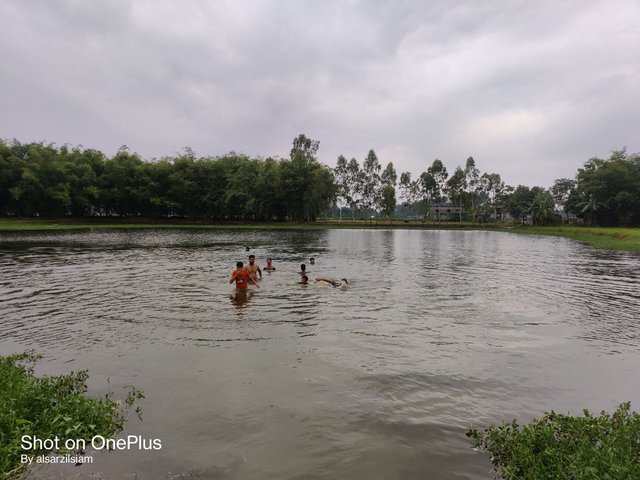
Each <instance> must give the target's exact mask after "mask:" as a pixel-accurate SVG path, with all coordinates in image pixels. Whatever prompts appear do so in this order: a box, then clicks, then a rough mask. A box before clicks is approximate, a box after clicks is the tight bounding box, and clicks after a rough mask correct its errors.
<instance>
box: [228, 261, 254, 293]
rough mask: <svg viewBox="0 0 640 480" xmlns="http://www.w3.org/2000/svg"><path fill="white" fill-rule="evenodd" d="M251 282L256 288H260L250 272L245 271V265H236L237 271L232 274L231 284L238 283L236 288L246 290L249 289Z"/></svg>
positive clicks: (240, 263) (239, 263)
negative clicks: (248, 284)
mask: <svg viewBox="0 0 640 480" xmlns="http://www.w3.org/2000/svg"><path fill="white" fill-rule="evenodd" d="M249 280H250V281H251V282H252V283H253V284H254V285H255V286H256V287H258V288H260V285H258V282H256V281H255V280H254V279H253V278H251V275H250V274H249V272H247V271H246V270H245V269H244V264H243V263H242V262H238V263H236V270H234V271H233V272H231V278H230V279H229V283H233V282H236V288H239V289H242V290H244V289H245V288H247V281H249Z"/></svg>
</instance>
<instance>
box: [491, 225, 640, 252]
mask: <svg viewBox="0 0 640 480" xmlns="http://www.w3.org/2000/svg"><path fill="white" fill-rule="evenodd" d="M500 230H501V231H508V232H513V233H525V234H535V235H552V236H556V237H565V238H571V239H573V240H579V241H581V242H584V243H586V244H587V245H590V246H592V247H596V248H606V249H609V250H622V251H627V252H636V253H640V228H606V227H576V226H568V225H561V226H546V227H531V226H518V227H512V228H501V229H500Z"/></svg>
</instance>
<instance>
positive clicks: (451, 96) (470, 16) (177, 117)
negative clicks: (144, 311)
mask: <svg viewBox="0 0 640 480" xmlns="http://www.w3.org/2000/svg"><path fill="white" fill-rule="evenodd" d="M639 25H640V1H639V0H604V1H591V0H576V1H571V0H569V1H560V0H549V1H538V2H532V1H530V0H526V1H521V0H482V1H481V0H478V1H472V0H468V1H453V0H437V1H436V0H425V1H420V0H406V1H382V0H380V1H378V0H371V1H364V0H362V1H356V0H322V1H320V0H317V1H311V0H308V1H303V0H290V1H284V0H283V1H275V0H272V1H269V0H264V1H257V0H256V1H231V0H229V1H215V0H180V1H161V0H148V1H143V0H131V1H124V0H108V1H106V0H105V1H85V0H57V1H55V0H1V1H0V58H1V59H2V67H1V69H0V112H1V113H0V138H4V139H11V138H17V139H18V140H20V141H21V142H30V141H46V142H55V143H56V144H58V145H62V144H64V143H69V144H71V145H83V146H84V147H85V148H95V149H99V150H101V151H103V152H104V153H105V154H107V155H108V156H111V155H113V154H114V153H115V152H116V151H117V149H118V148H119V147H120V146H121V145H123V144H126V145H128V146H129V148H130V149H131V150H132V151H135V152H138V153H139V154H140V155H141V156H142V157H143V158H145V159H152V158H154V157H157V158H159V157H162V156H165V155H174V154H175V153H176V152H180V151H182V149H183V147H185V146H190V147H191V148H192V149H193V150H194V151H195V152H196V155H198V156H209V155H211V156H215V155H221V154H223V153H226V152H229V151H231V150H235V151H237V152H243V153H246V154H248V155H251V156H258V155H260V156H265V157H266V156H281V157H286V156H288V153H289V150H290V149H291V142H292V140H293V138H294V137H295V136H296V135H297V134H299V133H305V134H306V135H307V136H308V137H311V138H313V139H316V140H319V141H320V151H319V159H320V161H322V162H323V163H326V164H327V165H330V166H332V167H333V166H335V163H336V159H337V157H338V155H340V154H343V155H345V156H346V157H347V159H350V158H351V157H355V158H356V159H357V160H358V161H359V162H362V160H363V159H364V158H365V157H366V154H367V152H368V151H369V149H374V150H375V151H376V153H377V154H378V158H379V159H380V162H381V163H382V164H383V167H384V165H386V163H387V162H390V161H392V162H393V163H394V165H395V166H396V170H397V171H398V173H399V172H401V171H407V170H408V171H411V172H412V173H413V175H417V174H419V173H420V172H422V171H424V170H426V168H427V167H428V166H429V165H430V164H431V162H432V161H433V160H434V159H435V158H439V159H441V160H442V161H443V162H444V163H445V165H446V166H447V168H448V169H449V171H450V172H453V170H454V169H455V167H456V166H457V165H464V163H465V161H466V159H467V157H469V156H473V157H474V158H475V160H476V165H477V166H478V167H479V168H480V170H481V171H483V172H485V171H487V172H497V173H500V174H501V175H502V177H503V179H504V180H506V181H507V183H509V184H512V185H517V184H520V183H522V184H527V185H534V184H537V185H542V186H550V185H551V184H552V183H553V180H554V179H555V178H558V177H564V176H571V177H572V176H573V175H574V174H575V172H576V169H577V168H578V167H580V166H581V165H582V164H583V163H584V162H585V161H586V160H588V159H589V158H590V157H592V156H600V157H607V156H608V155H609V152H610V151H611V150H613V149H619V148H622V147H624V146H626V147H627V150H628V151H629V152H630V153H633V152H638V151H640V26H639Z"/></svg>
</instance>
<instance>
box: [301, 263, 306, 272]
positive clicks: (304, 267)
mask: <svg viewBox="0 0 640 480" xmlns="http://www.w3.org/2000/svg"><path fill="white" fill-rule="evenodd" d="M306 274H307V266H306V265H305V264H304V263H301V264H300V275H306Z"/></svg>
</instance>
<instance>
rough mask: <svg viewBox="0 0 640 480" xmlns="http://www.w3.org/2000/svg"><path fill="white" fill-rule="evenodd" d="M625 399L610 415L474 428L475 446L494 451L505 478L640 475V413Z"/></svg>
mask: <svg viewBox="0 0 640 480" xmlns="http://www.w3.org/2000/svg"><path fill="white" fill-rule="evenodd" d="M630 407H631V405H630V403H624V404H622V405H620V406H619V407H618V409H617V410H616V411H615V412H614V413H613V414H612V415H609V414H608V413H606V412H604V411H603V412H601V414H600V415H599V416H593V415H591V414H590V413H589V412H588V411H587V410H585V411H584V416H582V417H574V416H570V415H561V414H557V413H554V412H553V411H552V412H551V413H547V414H545V416H544V417H542V418H541V419H539V420H534V421H533V422H531V423H530V424H528V425H525V426H522V427H520V426H519V425H518V424H517V423H516V421H515V420H514V421H513V422H512V423H510V424H509V423H504V424H503V425H502V426H499V427H498V426H491V427H489V428H487V429H485V430H483V431H480V430H477V429H475V428H471V429H469V431H468V432H467V436H468V437H470V438H471V439H473V440H474V441H475V445H474V447H475V448H477V449H481V450H485V451H487V452H489V453H490V454H491V461H492V463H493V465H494V469H495V472H496V473H497V474H498V475H499V476H500V477H502V478H503V479H505V480H521V479H522V480H524V479H526V480H545V479H553V480H565V479H566V480H569V479H571V480H606V479H610V480H627V479H628V480H632V479H640V415H639V414H638V413H636V412H630Z"/></svg>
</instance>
